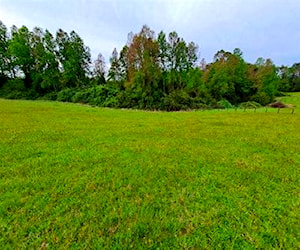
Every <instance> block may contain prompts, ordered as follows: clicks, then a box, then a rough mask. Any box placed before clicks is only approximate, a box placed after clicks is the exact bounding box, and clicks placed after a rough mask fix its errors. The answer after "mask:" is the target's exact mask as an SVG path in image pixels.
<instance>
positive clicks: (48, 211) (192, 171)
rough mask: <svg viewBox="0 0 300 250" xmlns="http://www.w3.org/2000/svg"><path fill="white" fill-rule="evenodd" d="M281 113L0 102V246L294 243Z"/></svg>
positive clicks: (292, 165)
mask: <svg viewBox="0 0 300 250" xmlns="http://www.w3.org/2000/svg"><path fill="white" fill-rule="evenodd" d="M281 100H282V101H283V102H285V103H291V104H295V105H297V106H298V107H296V108H295V110H294V113H293V114H292V112H291V109H282V110H280V112H279V113H277V112H278V111H277V109H270V108H269V109H267V110H266V109H265V108H261V109H258V110H256V111H255V112H254V110H245V111H244V110H210V111H193V112H173V113H166V112H146V111H135V110H114V109H106V108H94V107H89V106H83V105H77V104H68V103H58V102H46V101H13V100H3V99H0V246H2V247H1V248H2V249H23V248H25V249H47V248H49V249H53V248H55V249H65V248H71V249H95V248H98V249H101V248H105V249H129V248H135V249H145V248H153V249H158V248H160V249H167V248H169V249H210V248H214V249H215V248H223V249H256V248H265V249H271V248H284V249H297V248H298V249H299V248H300V94H299V93H293V94H291V96H290V97H283V98H281Z"/></svg>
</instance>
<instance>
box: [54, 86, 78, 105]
mask: <svg viewBox="0 0 300 250" xmlns="http://www.w3.org/2000/svg"><path fill="white" fill-rule="evenodd" d="M75 93H76V91H75V89H70V88H66V89H63V90H61V91H60V92H58V93H57V101H61V102H71V101H72V97H73V96H74V95H75Z"/></svg>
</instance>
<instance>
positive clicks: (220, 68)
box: [0, 21, 300, 111]
mask: <svg viewBox="0 0 300 250" xmlns="http://www.w3.org/2000/svg"><path fill="white" fill-rule="evenodd" d="M0 44H1V46H0V96H1V97H4V98H12V99H46V100H47V99H48V100H58V101H68V102H80V103H88V104H91V105H97V106H105V107H121V108H138V109H149V110H169V111H175V110H182V109H198V108H226V107H231V106H233V105H234V106H238V105H240V104H242V103H247V102H252V103H257V104H260V105H266V104H268V103H270V102H272V101H273V100H274V98H275V97H276V96H277V95H280V94H282V92H286V91H300V63H295V64H294V65H293V66H291V67H287V66H280V67H277V66H275V65H274V64H273V62H272V60H271V59H263V58H258V59H257V61H256V63H255V64H251V63H248V62H246V61H245V60H244V59H243V54H242V51H241V50H240V49H238V48H237V49H234V51H233V52H228V51H224V50H220V51H218V52H217V53H216V54H215V56H214V60H213V62H211V63H206V62H205V60H204V59H202V60H200V58H199V57H198V55H199V51H198V46H197V44H195V43H194V42H190V43H187V42H186V41H185V40H184V39H183V38H181V37H180V36H179V35H178V34H177V33H176V32H175V31H174V32H171V33H169V34H168V35H167V34H165V33H164V32H163V31H161V32H160V33H159V34H158V35H157V36H156V35H155V33H154V31H152V30H151V29H150V28H149V27H147V26H143V27H142V29H141V31H140V32H139V33H137V34H133V33H129V35H128V41H127V44H126V45H124V47H123V48H122V50H121V51H120V52H118V51H117V50H116V49H114V50H113V51H112V55H111V57H110V59H109V62H110V63H109V64H110V68H109V69H108V70H106V62H105V59H104V57H103V56H102V55H101V53H100V54H99V55H98V57H97V59H96V60H95V61H94V62H92V60H91V53H90V50H89V48H88V47H87V46H86V45H85V44H84V42H83V40H82V38H81V37H80V36H79V35H78V34H77V33H76V32H75V31H72V32H71V33H70V34H68V33H67V32H65V31H63V30H62V29H59V30H58V31H57V33H56V34H55V36H54V35H52V34H51V33H50V32H49V31H48V30H45V31H44V30H43V29H41V28H34V29H33V30H32V31H30V30H29V29H28V28H27V27H25V26H23V27H21V28H17V27H16V26H13V27H12V28H11V29H10V31H8V29H7V27H6V26H5V25H4V24H3V23H2V22H1V21H0Z"/></svg>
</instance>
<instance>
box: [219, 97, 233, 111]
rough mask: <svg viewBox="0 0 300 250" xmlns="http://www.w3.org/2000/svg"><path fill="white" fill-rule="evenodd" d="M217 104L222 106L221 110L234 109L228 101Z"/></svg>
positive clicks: (224, 100)
mask: <svg viewBox="0 0 300 250" xmlns="http://www.w3.org/2000/svg"><path fill="white" fill-rule="evenodd" d="M217 104H218V105H219V106H220V108H223V109H231V108H233V105H232V104H231V103H230V102H229V101H227V100H226V99H223V100H221V101H218V102H217Z"/></svg>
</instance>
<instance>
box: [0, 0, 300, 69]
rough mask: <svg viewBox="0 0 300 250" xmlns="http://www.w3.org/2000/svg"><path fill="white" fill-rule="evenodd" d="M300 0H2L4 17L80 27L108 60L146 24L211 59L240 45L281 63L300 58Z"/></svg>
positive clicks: (248, 54) (252, 56) (8, 21)
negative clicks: (173, 35) (171, 34)
mask: <svg viewBox="0 0 300 250" xmlns="http://www.w3.org/2000/svg"><path fill="white" fill-rule="evenodd" d="M299 13H300V0H0V20H1V21H2V22H3V23H4V24H5V25H6V26H7V27H11V26H12V25H13V24H14V25H16V26H17V27H21V26H22V25H25V26H27V27H28V28H29V29H32V28H33V27H35V26H38V27H41V28H43V29H46V28H47V29H49V30H50V31H51V32H52V33H53V34H55V32H56V31H57V30H58V29H59V28H62V29H63V30H65V31H67V32H70V31H72V30H75V31H76V32H77V33H78V34H79V35H80V36H81V37H82V38H83V40H84V42H85V44H86V45H87V46H89V47H90V49H91V52H92V56H93V58H95V57H96V56H97V54H98V53H99V52H101V53H102V54H103V55H104V57H105V58H106V61H107V62H108V61H109V57H110V55H111V52H112V50H113V48H115V47H116V48H117V49H118V51H119V50H120V49H121V48H122V47H123V46H124V45H125V44H126V41H127V34H128V33H129V32H130V31H132V32H134V33H137V32H139V31H140V29H141V28H142V26H143V25H144V24H147V25H148V26H150V28H151V29H152V30H154V31H155V32H156V34H157V33H158V32H159V31H161V30H163V31H164V32H165V33H167V34H168V33H169V32H171V31H176V32H177V33H178V34H179V36H180V37H183V38H184V40H185V41H187V42H190V41H193V42H195V43H197V44H198V45H199V48H200V56H201V58H205V60H206V61H207V62H210V61H212V59H213V56H214V54H215V53H216V52H217V51H218V50H220V49H224V50H228V51H232V50H233V49H234V48H237V47H238V48H240V49H241V50H242V51H243V53H244V58H245V60H246V61H248V62H251V63H254V62H255V61H256V59H257V58H258V57H263V58H271V59H272V60H273V61H274V63H275V64H277V65H282V64H283V65H292V64H293V63H295V62H300V17H299Z"/></svg>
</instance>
